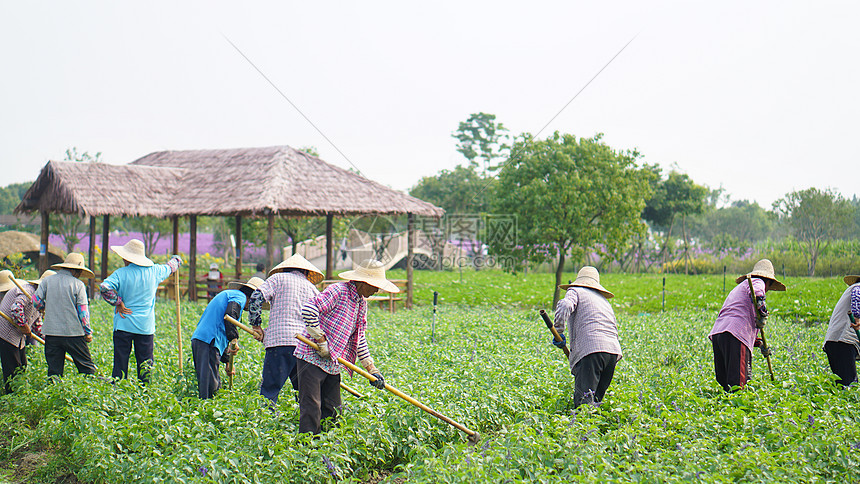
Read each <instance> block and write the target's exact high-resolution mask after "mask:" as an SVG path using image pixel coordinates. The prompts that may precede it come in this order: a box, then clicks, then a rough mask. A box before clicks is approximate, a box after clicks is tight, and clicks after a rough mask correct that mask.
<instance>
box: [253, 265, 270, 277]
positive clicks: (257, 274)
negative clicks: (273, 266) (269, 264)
mask: <svg viewBox="0 0 860 484" xmlns="http://www.w3.org/2000/svg"><path fill="white" fill-rule="evenodd" d="M256 269H257V272H255V273H254V276H253V277H259V278H260V279H265V278H266V273H265V272H263V271H264V270H265V269H266V266H264V265H263V263H262V262H257V266H256ZM269 274H271V271H269Z"/></svg>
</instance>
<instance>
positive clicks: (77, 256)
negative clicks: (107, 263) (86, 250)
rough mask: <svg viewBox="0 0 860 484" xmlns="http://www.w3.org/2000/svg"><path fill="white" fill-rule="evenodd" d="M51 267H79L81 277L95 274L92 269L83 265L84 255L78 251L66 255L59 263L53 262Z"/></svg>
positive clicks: (89, 276)
mask: <svg viewBox="0 0 860 484" xmlns="http://www.w3.org/2000/svg"><path fill="white" fill-rule="evenodd" d="M51 269H80V270H81V271H82V272H81V277H83V278H86V279H90V278H92V277H94V276H95V274H93V271H91V270H89V269H87V266H85V265H84V255H83V254H81V253H79V252H72V253H70V254H69V255H67V256H66V260H64V261H63V262H61V263H59V264H54V265H52V266H51Z"/></svg>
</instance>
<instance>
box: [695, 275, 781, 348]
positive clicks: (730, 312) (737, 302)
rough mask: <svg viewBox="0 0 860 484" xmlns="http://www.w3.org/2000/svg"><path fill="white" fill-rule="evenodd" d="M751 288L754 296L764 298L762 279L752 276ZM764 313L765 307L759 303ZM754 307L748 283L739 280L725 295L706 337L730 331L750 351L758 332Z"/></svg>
mask: <svg viewBox="0 0 860 484" xmlns="http://www.w3.org/2000/svg"><path fill="white" fill-rule="evenodd" d="M752 283H753V290H754V291H755V295H756V298H757V299H758V298H761V300H762V301H763V300H764V298H765V292H764V281H763V280H761V279H759V278H757V277H753V279H752ZM761 307H763V309H764V311H765V313H766V312H767V308H766V307H764V304H763V303H762V304H761ZM755 311H756V310H755V307H753V303H752V298H750V288H749V283H748V282H747V281H746V280H743V281H741V283H740V284H738V285H737V286H735V288H734V289H732V290H731V292H729V295H728V296H726V301H725V302H724V303H723V307H722V309H720V314H719V315H718V316H717V320H716V322H714V327H713V329H711V332H710V333H708V338H709V339H710V337H711V336H713V335H715V334H718V333H727V332H728V333H731V334H732V335H734V337H735V338H737V339H738V341H740V342H741V343H743V344H744V346H746V347H747V348H749V350H750V351H752V350H753V347H754V346H755V338H756V335H757V334H758V328H756V327H755V319H756V313H755Z"/></svg>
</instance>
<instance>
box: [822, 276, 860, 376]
mask: <svg viewBox="0 0 860 484" xmlns="http://www.w3.org/2000/svg"><path fill="white" fill-rule="evenodd" d="M842 280H843V281H845V284H848V288H847V289H845V292H843V293H842V297H840V298H839V301H838V302H837V303H836V307H835V308H833V314H832V315H831V316H830V324H829V325H828V326H827V334H825V336H824V352H825V353H827V361H828V362H829V363H830V369H831V370H832V371H833V373H835V374H836V375H837V376H838V377H839V380H836V383H839V384H841V385H845V386H848V385H850V384H851V383H852V382H855V381H857V364H856V363H855V361H856V360H857V359H858V358H860V341H859V340H858V339H857V333H856V331H855V330H858V329H860V276H845V277H844V278H843V279H842ZM849 312H850V313H851V314H852V315H853V316H854V319H855V321H856V323H854V324H852V323H851V318H849V317H848V313H849Z"/></svg>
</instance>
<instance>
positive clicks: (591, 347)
mask: <svg viewBox="0 0 860 484" xmlns="http://www.w3.org/2000/svg"><path fill="white" fill-rule="evenodd" d="M558 287H559V289H566V290H567V292H565V295H564V297H563V298H562V299H561V300H560V301H559V302H558V305H557V306H556V308H555V318H554V322H555V329H556V331H558V334H559V335H561V341H560V342H557V341H555V339H553V344H554V345H556V346H559V347H561V346H564V345H565V344H566V343H567V338H566V337H565V335H564V327H565V324H567V325H568V326H569V328H570V329H569V330H568V334H569V335H570V372H571V373H572V374H573V378H574V387H573V406H574V408H576V407H578V406H580V405H581V404H583V403H590V404H593V405H599V404H600V402H602V401H603V395H604V394H606V390H607V389H608V388H609V384H610V383H612V376H613V375H614V374H615V365H616V363H618V361H619V360H621V356H622V354H621V344H620V343H619V342H618V325H617V323H616V321H615V312H614V311H613V310H612V306H611V305H610V304H609V299H610V298H612V297H614V294H612V293H611V292H609V291H607V290H606V289H605V288H604V287H603V286H601V285H600V273H598V272H597V269H595V268H594V267H591V266H585V267H583V268H582V269H580V270H579V273H578V274H577V275H576V280H574V281H573V282H572V283H570V284H562V285H560V286H558Z"/></svg>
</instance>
